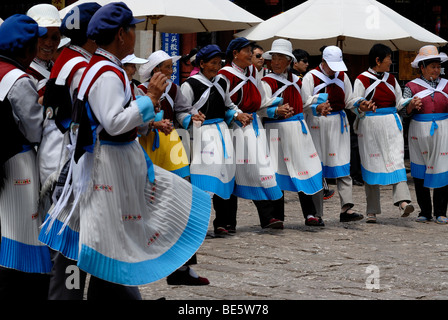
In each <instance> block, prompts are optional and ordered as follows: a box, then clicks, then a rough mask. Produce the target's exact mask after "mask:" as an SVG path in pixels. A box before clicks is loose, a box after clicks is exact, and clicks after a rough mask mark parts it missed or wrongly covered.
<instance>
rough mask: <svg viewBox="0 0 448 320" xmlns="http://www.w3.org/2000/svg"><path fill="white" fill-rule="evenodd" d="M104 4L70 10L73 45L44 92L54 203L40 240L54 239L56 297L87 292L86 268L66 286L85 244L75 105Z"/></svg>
mask: <svg viewBox="0 0 448 320" xmlns="http://www.w3.org/2000/svg"><path fill="white" fill-rule="evenodd" d="M100 7H101V6H100V5H99V4H97V3H95V2H88V3H83V4H81V5H79V6H76V7H75V8H74V9H72V10H71V11H69V12H68V13H67V14H66V16H65V17H64V18H63V19H62V24H61V28H60V31H61V34H62V35H63V36H66V37H68V38H70V45H69V46H68V47H66V48H64V49H62V51H61V53H60V55H59V57H58V59H56V61H55V64H54V66H53V68H52V70H51V74H50V77H49V80H48V82H47V85H46V90H45V93H44V99H43V105H44V110H46V112H45V114H46V115H47V118H46V121H47V123H48V124H49V126H48V128H47V137H46V139H44V140H43V141H42V143H41V144H40V146H39V149H40V152H41V154H45V155H46V156H47V162H46V163H47V164H48V165H49V166H48V168H47V170H48V173H49V178H48V179H47V182H46V184H45V186H43V188H42V190H41V193H42V194H44V195H45V197H48V198H49V199H50V200H51V202H52V206H51V207H50V209H49V211H48V212H46V211H45V212H44V214H47V213H48V215H47V216H48V218H47V220H46V221H45V223H44V225H43V227H42V230H41V233H40V235H39V240H40V241H41V242H42V243H45V244H46V245H48V246H49V247H50V248H51V253H52V262H53V267H52V272H51V275H50V287H49V292H48V299H50V300H82V299H83V298H84V288H85V279H86V273H85V272H82V271H81V272H79V279H78V280H79V282H78V283H79V287H77V288H69V287H67V286H66V281H67V278H68V277H72V276H73V275H72V274H71V273H66V270H69V269H67V268H69V267H70V268H72V267H73V266H75V265H76V263H77V260H78V248H79V243H78V240H79V214H78V211H77V210H76V209H77V204H76V202H75V199H76V197H75V196H74V193H73V189H70V188H71V187H73V179H72V177H73V176H75V175H76V166H75V164H74V162H73V161H72V156H73V151H74V145H75V143H76V133H77V130H76V128H77V126H76V124H74V123H73V122H72V106H73V102H74V101H75V100H76V93H77V91H78V87H79V83H80V81H81V77H82V74H83V73H84V70H85V69H86V67H87V65H88V64H89V61H90V59H91V57H92V55H93V54H94V53H95V50H96V48H97V45H96V44H95V42H94V41H93V40H92V39H89V38H87V26H88V24H89V21H90V19H91V18H92V16H93V14H94V13H95V12H96V11H97V10H98V9H99V8H100ZM74 15H77V17H79V21H78V22H79V25H78V28H71V27H70V21H71V19H73V16H74ZM49 128H51V130H49ZM50 169H51V170H50ZM70 190H71V191H70ZM59 200H60V201H59ZM56 204H57V205H56ZM72 209H73V211H72ZM56 215H57V216H58V219H55V220H53V222H52V223H50V221H51V220H52V216H56ZM68 216H71V218H70V224H69V225H67V227H66V228H65V229H64V231H63V232H62V233H59V230H60V229H61V226H62V225H63V224H64V221H65V219H66V218H67V217H68Z"/></svg>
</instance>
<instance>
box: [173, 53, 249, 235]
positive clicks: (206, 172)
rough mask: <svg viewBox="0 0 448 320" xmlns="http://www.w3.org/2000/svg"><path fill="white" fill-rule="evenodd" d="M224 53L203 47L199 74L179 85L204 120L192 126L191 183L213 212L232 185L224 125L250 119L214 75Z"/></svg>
mask: <svg viewBox="0 0 448 320" xmlns="http://www.w3.org/2000/svg"><path fill="white" fill-rule="evenodd" d="M223 57H224V53H223V52H222V51H221V49H220V48H219V47H218V46H217V45H207V46H205V47H203V48H202V49H201V50H199V51H198V53H197V54H196V64H197V65H198V66H199V68H200V72H199V73H197V74H195V75H193V76H191V77H189V78H188V79H187V80H186V81H185V82H184V83H183V84H182V86H181V88H182V93H183V94H184V96H185V97H186V99H187V101H188V103H189V104H191V105H192V106H193V108H194V109H195V110H196V111H197V112H200V113H201V114H203V115H204V117H205V121H204V122H203V123H202V124H201V123H200V122H196V123H193V127H191V128H190V129H191V130H190V132H191V134H192V136H193V142H192V148H191V149H192V155H191V167H190V171H191V183H193V184H194V185H196V186H198V187H199V188H201V189H202V190H205V191H207V192H210V193H211V194H212V195H213V203H214V207H215V211H218V210H220V208H218V207H217V206H216V203H217V202H218V201H225V199H229V198H230V197H231V195H232V192H233V190H234V185H235V167H236V166H235V154H234V149H233V143H232V135H231V132H230V131H229V129H228V123H230V122H231V120H232V118H233V117H235V118H236V119H237V120H238V121H240V122H241V123H243V124H244V125H247V124H248V123H249V122H250V120H251V116H249V115H248V114H244V113H243V112H242V111H241V110H240V109H239V108H238V107H237V106H236V105H235V104H234V103H233V102H232V101H231V99H230V95H229V87H228V86H227V85H226V82H225V80H224V79H221V78H220V77H219V76H218V71H219V70H220V69H221V61H222V59H223ZM229 117H230V120H229ZM226 119H227V121H226ZM219 219H220V217H219V216H217V217H216V219H215V220H214V225H215V233H217V234H218V233H221V234H223V233H225V231H224V228H223V229H222V230H221V229H220V227H221V225H220V222H219V221H220V220H219Z"/></svg>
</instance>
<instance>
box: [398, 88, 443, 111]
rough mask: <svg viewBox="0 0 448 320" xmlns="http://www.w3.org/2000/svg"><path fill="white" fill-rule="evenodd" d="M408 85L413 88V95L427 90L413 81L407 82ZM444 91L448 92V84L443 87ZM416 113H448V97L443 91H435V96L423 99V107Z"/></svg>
mask: <svg viewBox="0 0 448 320" xmlns="http://www.w3.org/2000/svg"><path fill="white" fill-rule="evenodd" d="M406 87H409V89H411V92H412V95H415V94H416V93H418V92H420V91H423V90H426V88H424V87H422V86H421V85H419V84H417V83H414V82H412V81H410V82H408V83H407V84H406ZM443 92H445V93H447V94H448V85H446V86H445V88H443ZM416 113H417V114H428V113H448V99H447V98H446V97H445V96H444V95H443V94H442V93H440V92H435V93H434V97H431V95H429V96H426V97H424V98H423V99H422V108H421V109H420V111H416Z"/></svg>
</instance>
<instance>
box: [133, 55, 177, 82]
mask: <svg viewBox="0 0 448 320" xmlns="http://www.w3.org/2000/svg"><path fill="white" fill-rule="evenodd" d="M180 58H181V56H170V55H168V53H166V52H165V51H163V50H158V51H156V52H153V53H152V54H151V55H150V56H149V57H148V62H147V63H145V64H144V65H142V66H141V67H140V69H139V70H138V73H139V74H140V76H141V77H142V78H143V79H149V78H150V77H151V72H152V70H154V68H155V67H157V66H158V65H159V64H161V63H162V62H164V61H166V60H169V59H171V60H172V61H173V63H175V62H176V61H177V60H179V59H180Z"/></svg>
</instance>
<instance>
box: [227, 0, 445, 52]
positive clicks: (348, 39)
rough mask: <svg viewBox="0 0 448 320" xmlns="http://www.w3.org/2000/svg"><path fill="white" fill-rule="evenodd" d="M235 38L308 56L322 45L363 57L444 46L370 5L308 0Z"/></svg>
mask: <svg viewBox="0 0 448 320" xmlns="http://www.w3.org/2000/svg"><path fill="white" fill-rule="evenodd" d="M422 10H424V8H423V7H422ZM235 36H237V37H245V38H247V39H249V40H253V41H257V42H259V44H261V45H262V46H263V47H266V48H270V46H271V43H272V41H273V40H275V39H277V38H285V39H288V40H290V41H291V42H292V43H293V47H294V48H301V49H304V50H306V51H308V52H309V53H310V54H312V55H315V54H320V51H319V48H320V47H322V46H324V45H340V46H341V45H342V47H341V49H342V50H343V52H344V53H349V54H360V55H363V54H368V52H369V50H370V48H371V47H372V45H373V44H375V43H383V44H385V45H388V46H389V47H391V49H392V50H405V51H416V50H418V49H419V48H420V47H422V46H424V45H427V44H434V45H439V46H440V45H444V44H446V43H447V41H446V40H444V39H442V38H440V37H439V36H437V35H435V34H433V33H431V32H429V31H428V30H426V29H424V28H422V27H420V26H419V25H417V24H416V23H414V22H412V21H410V20H409V19H407V18H405V17H403V16H401V15H400V14H398V13H397V12H395V11H393V10H392V9H390V8H388V7H387V6H385V5H383V4H381V3H379V2H378V1H375V0H309V1H306V2H304V3H302V4H300V5H298V6H296V7H294V8H292V9H290V10H288V11H285V12H284V13H281V14H279V15H277V16H274V17H272V18H270V19H268V20H266V21H264V22H262V23H260V24H258V25H257V26H254V27H251V28H249V29H246V30H244V31H241V32H239V33H237V34H236V35H235ZM338 40H339V41H338Z"/></svg>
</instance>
